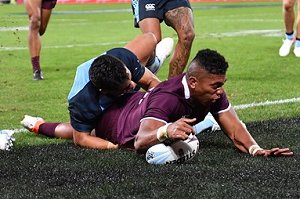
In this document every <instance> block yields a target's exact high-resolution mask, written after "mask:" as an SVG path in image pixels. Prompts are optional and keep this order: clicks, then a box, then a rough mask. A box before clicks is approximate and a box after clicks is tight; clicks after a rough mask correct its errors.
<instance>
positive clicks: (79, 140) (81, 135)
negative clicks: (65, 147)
mask: <svg viewBox="0 0 300 199" xmlns="http://www.w3.org/2000/svg"><path fill="white" fill-rule="evenodd" d="M73 141H74V144H75V145H78V146H80V147H86V148H92V149H117V148H118V145H116V144H113V143H111V142H109V141H107V140H104V139H102V138H98V137H95V136H93V135H90V133H89V132H78V131H76V130H74V131H73Z"/></svg>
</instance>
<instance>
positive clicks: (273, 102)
mask: <svg viewBox="0 0 300 199" xmlns="http://www.w3.org/2000/svg"><path fill="white" fill-rule="evenodd" d="M294 102H300V97H295V98H291V99H283V100H275V101H265V102H258V103H251V104H241V105H236V106H233V107H234V109H236V110H241V109H247V108H253V107H258V106H270V105H277V104H288V103H294ZM11 130H12V131H13V132H14V133H21V132H24V131H27V129H25V128H19V129H11Z"/></svg>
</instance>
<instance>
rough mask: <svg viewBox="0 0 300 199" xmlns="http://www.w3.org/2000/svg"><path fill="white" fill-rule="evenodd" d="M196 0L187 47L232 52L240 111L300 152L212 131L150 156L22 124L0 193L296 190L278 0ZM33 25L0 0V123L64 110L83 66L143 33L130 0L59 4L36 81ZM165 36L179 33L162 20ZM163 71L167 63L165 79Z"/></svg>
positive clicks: (13, 124) (297, 115) (260, 137)
mask: <svg viewBox="0 0 300 199" xmlns="http://www.w3.org/2000/svg"><path fill="white" fill-rule="evenodd" d="M192 6H193V10H194V19H195V30H196V38H195V41H194V43H193V48H192V53H191V57H193V56H194V55H195V54H196V52H197V51H198V50H199V49H202V48H211V49H216V50H217V51H219V52H220V53H221V54H223V55H225V57H226V58H227V60H228V61H229V64H230V68H229V70H228V73H227V78H228V80H227V82H226V85H225V89H226V91H227V94H228V96H229V98H230V100H231V103H232V104H233V105H234V106H239V105H249V104H251V103H256V104H254V107H250V108H241V109H237V112H238V114H239V116H240V118H241V120H243V121H244V122H246V124H247V126H248V128H249V130H250V131H251V132H252V133H253V135H254V137H255V138H256V139H257V141H258V143H260V144H261V145H262V147H273V146H280V147H285V146H287V147H290V148H291V149H292V150H293V151H294V152H295V153H296V155H295V156H294V157H292V158H253V157H250V156H249V155H247V154H240V153H238V152H237V151H236V150H235V149H233V147H232V145H231V144H230V143H229V141H228V140H227V139H226V137H225V136H224V135H222V133H221V132H217V133H216V134H214V135H209V134H203V135H201V136H200V137H199V139H200V147H201V149H200V153H199V154H198V155H197V156H196V157H195V158H194V159H193V160H192V161H191V162H190V163H188V164H184V165H168V166H159V167H155V166H152V165H147V164H146V162H145V161H144V160H143V157H138V156H137V155H136V154H134V153H133V152H131V151H114V152H111V151H104V152H103V151H100V152H99V151H95V150H88V149H80V148H77V147H75V146H73V145H72V144H71V143H70V142H68V141H64V140H58V139H47V138H45V137H42V136H33V135H32V134H30V133H28V132H24V133H18V134H16V135H15V137H16V142H15V145H14V149H13V150H12V151H10V152H2V151H0V169H1V173H0V193H1V194H0V198H50V197H52V198H53V197H54V198H161V197H165V198H187V197H191V198H233V197H237V198H300V191H299V187H300V183H299V178H300V172H299V165H300V163H299V161H300V158H299V155H298V154H299V152H300V136H299V135H300V134H299V132H300V124H299V123H300V100H299V98H300V89H299V86H300V78H299V75H300V59H299V58H296V57H295V56H294V55H293V54H292V53H291V54H290V55H289V56H288V57H284V58H282V57H279V56H278V49H279V47H280V45H281V42H282V38H283V19H282V12H281V3H280V2H268V3H256V2H252V3H193V4H192ZM27 26H28V17H27V15H26V14H25V8H24V7H23V6H20V5H0V129H18V128H21V126H20V124H19V122H20V120H21V119H22V116H23V115H24V114H29V115H37V116H41V117H43V118H45V119H46V120H47V121H68V119H69V116H68V111H67V95H68V92H69V90H70V88H71V85H72V82H73V78H74V75H75V70H76V67H77V66H78V65H79V64H80V63H82V62H84V61H86V60H88V59H90V58H91V57H94V56H97V55H99V54H100V53H102V52H104V51H106V50H107V49H110V48H112V47H119V46H123V45H124V44H125V43H126V42H127V41H129V40H131V39H132V38H133V37H134V36H135V35H137V34H139V33H140V31H139V30H138V29H134V28H133V19H132V14H131V10H130V5H128V4H99V5H57V7H56V8H55V10H54V12H53V15H52V18H51V20H50V23H49V26H48V30H47V32H46V34H45V35H44V36H43V38H42V53H41V63H42V69H43V72H44V77H45V80H44V81H33V80H32V71H31V65H30V59H29V52H28V48H27V32H28V28H27ZM163 36H164V37H166V36H169V37H173V38H174V39H177V38H176V34H175V32H174V31H173V30H172V29H171V28H168V27H167V26H165V25H163ZM167 71H168V66H167V64H165V65H164V67H163V68H162V70H161V71H160V72H159V77H160V79H165V78H166V76H167ZM286 99H292V100H289V101H290V102H288V103H280V102H282V101H280V100H286ZM287 101H288V100H287ZM266 102H274V103H272V105H266V104H268V103H266ZM283 102H286V101H283ZM258 103H261V105H259V104H258ZM255 105H257V106H255ZM246 107H247V106H246Z"/></svg>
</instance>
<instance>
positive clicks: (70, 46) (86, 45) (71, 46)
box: [0, 41, 127, 51]
mask: <svg viewBox="0 0 300 199" xmlns="http://www.w3.org/2000/svg"><path fill="white" fill-rule="evenodd" d="M126 43H127V42H126V41H121V42H102V43H90V44H76V45H74V44H69V45H59V46H44V47H43V48H50V49H51V48H77V47H92V46H109V45H118V46H119V45H124V44H126ZM16 50H28V47H0V51H16Z"/></svg>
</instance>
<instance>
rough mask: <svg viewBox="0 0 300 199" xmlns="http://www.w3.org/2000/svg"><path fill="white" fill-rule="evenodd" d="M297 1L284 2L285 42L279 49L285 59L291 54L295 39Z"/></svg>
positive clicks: (284, 0) (287, 0)
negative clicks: (295, 6) (295, 8)
mask: <svg viewBox="0 0 300 199" xmlns="http://www.w3.org/2000/svg"><path fill="white" fill-rule="evenodd" d="M294 5H295V0H283V8H282V9H283V18H284V25H285V40H284V41H283V44H282V46H281V47H280V49H279V55H280V56H282V57H284V56H287V55H288V54H289V53H290V50H291V47H292V45H293V39H294V22H295V12H294Z"/></svg>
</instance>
